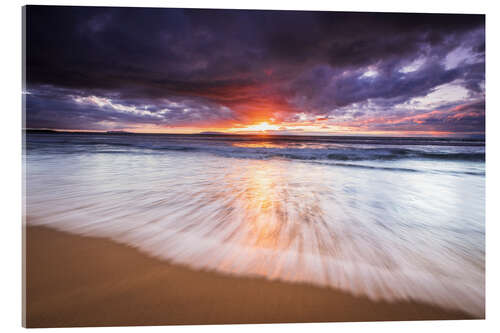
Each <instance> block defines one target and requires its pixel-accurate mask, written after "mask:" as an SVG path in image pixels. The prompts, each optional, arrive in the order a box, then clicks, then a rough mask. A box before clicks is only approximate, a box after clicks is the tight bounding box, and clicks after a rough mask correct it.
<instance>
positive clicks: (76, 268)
mask: <svg viewBox="0 0 500 333" xmlns="http://www.w3.org/2000/svg"><path fill="white" fill-rule="evenodd" d="M25 228H26V229H25V234H26V244H25V245H26V253H25V258H26V259H25V260H26V286H25V287H26V292H25V294H26V322H25V323H24V325H25V326H26V327H75V326H80V327H82V326H143V325H149V326H154V325H195V324H242V323H249V324H250V323H255V324H256V323H300V322H345V321H394V320H397V321H402V320H454V319H455V320H456V319H483V318H484V317H474V316H472V315H470V314H467V313H464V312H461V311H455V310H447V309H442V308H439V307H436V306H434V305H428V304H423V303H416V302H408V301H405V302H394V303H389V302H374V301H371V300H369V299H368V298H366V297H357V296H352V295H350V294H348V293H346V292H343V291H339V290H334V289H331V288H322V287H316V286H312V285H308V284H298V283H297V284H295V283H286V282H280V281H269V280H266V279H262V278H247V277H235V276H228V275H223V274H220V273H216V272H212V271H195V270H192V269H189V268H187V267H184V266H179V265H173V264H171V263H168V262H165V261H161V260H160V259H157V258H153V257H150V256H148V255H146V254H144V253H142V252H139V251H138V250H136V249H134V248H132V247H130V246H127V245H122V244H118V243H115V242H113V241H111V240H107V239H104V238H96V237H87V236H79V235H74V234H69V233H65V232H62V231H56V230H54V229H50V228H47V227H42V226H26V227H25Z"/></svg>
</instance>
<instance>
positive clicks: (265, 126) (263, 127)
mask: <svg viewBox="0 0 500 333" xmlns="http://www.w3.org/2000/svg"><path fill="white" fill-rule="evenodd" d="M279 128H280V126H279V125H272V124H269V123H268V122H267V121H264V122H261V123H258V124H255V125H249V126H246V127H242V128H240V129H238V131H245V132H253V131H255V132H266V131H276V130H278V129H279Z"/></svg>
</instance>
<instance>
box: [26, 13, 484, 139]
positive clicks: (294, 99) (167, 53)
mask: <svg viewBox="0 0 500 333" xmlns="http://www.w3.org/2000/svg"><path fill="white" fill-rule="evenodd" d="M25 22H26V26H27V28H26V87H25V90H24V91H23V94H24V96H25V97H26V118H25V119H26V128H46V129H59V130H92V131H108V130H125V131H131V132H158V133H160V132H165V133H198V132H205V131H217V132H228V133H268V134H322V135H324V134H334V135H339V134H345V135H357V134H363V135H365V134H373V135H410V136H413V135H443V136H468V135H481V134H484V130H485V30H484V16H483V15H437V14H381V13H339V12H300V11H245V10H182V9H157V8H155V9H145V8H99V7H52V6H28V7H27V10H26V21H25Z"/></svg>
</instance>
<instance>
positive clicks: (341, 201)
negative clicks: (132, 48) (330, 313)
mask: <svg viewBox="0 0 500 333" xmlns="http://www.w3.org/2000/svg"><path fill="white" fill-rule="evenodd" d="M391 163H392V162H391ZM422 163H423V164H422ZM441 163H444V162H441ZM389 166H390V167H393V166H394V164H393V163H392V164H390V165H389ZM397 166H401V165H397ZM404 167H411V169H417V170H419V171H421V172H405V171H404V169H402V170H399V169H398V168H395V169H390V170H389V171H387V170H385V169H380V168H361V169H359V168H357V169H356V168H352V167H350V166H349V165H345V166H343V165H328V164H320V163H307V162H303V161H297V160H283V159H269V160H249V159H238V158H224V157H220V156H214V155H210V154H201V153H179V152H165V153H164V154H160V155H144V156H137V155H134V154H118V155H117V154H87V153H86V154H67V155H50V154H38V153H33V154H28V156H27V210H26V213H27V216H28V223H31V224H36V225H46V226H50V227H53V228H57V229H60V230H64V231H68V232H72V233H77V234H82V235H91V236H98V237H107V238H110V239H113V240H116V241H118V242H121V243H125V244H129V245H131V246H134V247H137V248H139V249H140V250H142V251H144V252H146V253H148V254H150V255H153V256H156V257H159V258H162V259H165V260H168V261H171V262H174V263H178V264H183V265H187V266H189V267H191V268H193V269H204V270H215V271H218V272H221V273H227V274H234V275H241V276H258V277H263V278H267V279H278V280H283V281H288V282H305V283H310V284H313V285H318V286H327V287H332V288H338V289H341V290H344V291H347V292H350V293H352V294H354V295H360V296H365V297H369V298H370V299H373V300H386V301H398V300H416V301H421V302H427V303H430V304H436V305H439V306H442V307H445V308H451V309H460V310H463V311H466V312H469V313H471V314H474V315H478V316H482V315H484V177H482V176H477V175H467V174H463V173H462V174H460V176H457V174H456V173H435V172H429V170H430V169H429V168H428V167H427V164H425V163H424V162H414V163H412V164H411V165H408V163H407V165H404ZM448 167H449V166H441V167H440V170H446V168H448Z"/></svg>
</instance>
